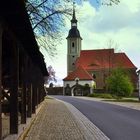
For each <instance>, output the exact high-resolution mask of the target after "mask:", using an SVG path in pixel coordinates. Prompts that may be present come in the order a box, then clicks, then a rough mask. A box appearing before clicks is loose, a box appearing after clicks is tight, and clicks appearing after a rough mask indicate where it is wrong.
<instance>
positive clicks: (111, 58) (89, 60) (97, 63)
mask: <svg viewBox="0 0 140 140" xmlns="http://www.w3.org/2000/svg"><path fill="white" fill-rule="evenodd" d="M87 56H88V57H87ZM79 65H81V66H82V67H83V68H84V69H86V70H99V69H105V68H116V67H119V66H120V67H123V68H135V69H136V66H135V65H134V64H133V63H132V62H131V60H130V59H129V58H128V57H127V55H126V54H125V53H114V49H98V50H83V51H81V53H80V57H79V58H78V60H77V61H76V66H77V67H78V66H79Z"/></svg>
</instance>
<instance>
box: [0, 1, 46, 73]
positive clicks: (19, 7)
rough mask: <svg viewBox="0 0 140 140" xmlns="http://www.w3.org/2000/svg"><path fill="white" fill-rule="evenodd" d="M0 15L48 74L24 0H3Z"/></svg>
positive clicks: (41, 68)
mask: <svg viewBox="0 0 140 140" xmlns="http://www.w3.org/2000/svg"><path fill="white" fill-rule="evenodd" d="M0 16H1V18H2V20H3V21H4V23H6V25H7V26H8V27H9V28H10V30H11V31H12V32H13V33H14V35H15V36H16V37H17V38H18V40H19V41H20V43H21V44H22V45H23V47H24V49H25V50H26V52H27V53H28V55H29V56H30V58H31V59H32V61H33V63H35V64H36V65H37V66H38V67H39V68H40V70H41V71H42V73H43V75H48V72H47V69H46V66H45V63H44V58H43V55H42V54H41V53H40V51H39V47H38V45H37V42H36V40H35V36H34V33H33V30H32V27H31V23H30V21H29V16H28V14H27V11H26V8H25V3H24V0H12V1H8V4H7V1H4V0H3V1H2V4H1V5H0Z"/></svg>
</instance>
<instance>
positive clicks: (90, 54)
mask: <svg viewBox="0 0 140 140" xmlns="http://www.w3.org/2000/svg"><path fill="white" fill-rule="evenodd" d="M77 22H78V21H77V19H76V16H75V9H74V8H73V15H72V20H71V29H70V30H69V33H68V36H67V38H66V39H67V48H68V49H67V76H66V77H65V78H64V79H63V82H64V84H63V85H64V88H65V87H66V85H69V86H70V87H71V88H72V87H73V86H74V85H75V84H76V82H75V78H76V77H77V78H78V79H79V84H81V85H84V84H89V86H90V87H93V85H94V87H96V89H105V88H106V84H105V81H106V78H107V77H108V76H109V75H110V73H111V70H113V69H115V68H118V67H121V68H123V69H125V70H126V71H127V72H128V73H129V76H130V79H131V81H132V82H133V84H134V86H135V87H136V85H137V74H136V69H137V68H136V66H135V65H134V64H133V63H132V62H131V60H130V59H129V58H128V56H127V55H126V54H125V53H116V52H115V51H114V49H97V50H82V37H81V35H80V32H79V30H78V26H77ZM81 72H82V73H84V75H82V74H81Z"/></svg>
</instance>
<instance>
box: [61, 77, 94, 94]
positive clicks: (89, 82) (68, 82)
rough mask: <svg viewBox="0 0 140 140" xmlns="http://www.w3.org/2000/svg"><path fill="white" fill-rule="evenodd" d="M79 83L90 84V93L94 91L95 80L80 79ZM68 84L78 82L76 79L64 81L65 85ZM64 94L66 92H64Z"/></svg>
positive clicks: (72, 84)
mask: <svg viewBox="0 0 140 140" xmlns="http://www.w3.org/2000/svg"><path fill="white" fill-rule="evenodd" d="M78 83H79V84H80V85H83V86H84V85H85V84H89V86H90V93H92V86H93V84H94V81H93V80H79V81H78ZM67 84H69V86H70V87H72V86H74V85H75V84H76V81H63V87H66V86H67ZM63 94H64V92H63Z"/></svg>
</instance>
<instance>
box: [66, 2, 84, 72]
mask: <svg viewBox="0 0 140 140" xmlns="http://www.w3.org/2000/svg"><path fill="white" fill-rule="evenodd" d="M77 22H78V21H77V19H76V15H75V6H74V3H73V13H72V19H71V29H70V30H69V34H68V36H67V47H68V48H67V73H68V74H69V73H70V72H72V71H73V70H75V68H76V60H77V58H78V57H79V56H80V51H81V47H82V38H81V36H80V32H79V30H78V28H77Z"/></svg>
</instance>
